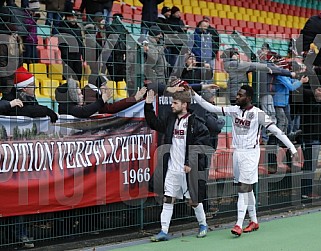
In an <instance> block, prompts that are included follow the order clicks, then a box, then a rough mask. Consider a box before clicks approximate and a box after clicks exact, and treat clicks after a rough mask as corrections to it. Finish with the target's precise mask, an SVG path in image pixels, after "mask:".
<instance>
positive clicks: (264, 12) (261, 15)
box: [260, 10, 268, 17]
mask: <svg viewBox="0 0 321 251" xmlns="http://www.w3.org/2000/svg"><path fill="white" fill-rule="evenodd" d="M260 17H268V13H267V12H266V11H263V10H262V11H260Z"/></svg>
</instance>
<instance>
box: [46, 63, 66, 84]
mask: <svg viewBox="0 0 321 251" xmlns="http://www.w3.org/2000/svg"><path fill="white" fill-rule="evenodd" d="M62 75H63V66H62V64H50V65H49V66H48V77H49V79H54V80H58V81H59V83H60V84H62V83H63V82H66V81H65V80H64V79H63V76H62Z"/></svg>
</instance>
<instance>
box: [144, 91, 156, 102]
mask: <svg viewBox="0 0 321 251" xmlns="http://www.w3.org/2000/svg"><path fill="white" fill-rule="evenodd" d="M154 98H155V92H154V91H153V90H149V91H148V92H147V96H146V100H145V102H146V104H151V103H153V102H154Z"/></svg>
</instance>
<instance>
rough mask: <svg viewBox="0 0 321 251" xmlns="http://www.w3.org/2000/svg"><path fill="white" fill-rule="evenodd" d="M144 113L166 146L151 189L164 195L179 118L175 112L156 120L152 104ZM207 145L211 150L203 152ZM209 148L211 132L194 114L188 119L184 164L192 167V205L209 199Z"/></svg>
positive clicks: (145, 108)
mask: <svg viewBox="0 0 321 251" xmlns="http://www.w3.org/2000/svg"><path fill="white" fill-rule="evenodd" d="M144 112H145V119H146V122H147V124H148V125H149V126H150V128H151V129H153V130H156V131H158V132H161V133H164V146H163V147H161V148H159V149H163V150H165V151H162V150H161V151H158V152H157V154H158V160H159V161H157V162H155V163H158V166H157V167H155V171H154V174H153V178H152V179H151V181H150V190H152V191H154V192H155V193H157V194H159V195H163V194H164V181H165V175H166V172H167V169H168V160H169V157H170V156H169V149H170V146H171V144H172V137H173V130H174V124H175V121H176V118H177V117H176V115H175V114H174V113H169V114H168V116H167V117H165V118H160V117H157V116H156V115H155V112H154V109H153V105H152V104H145V107H144ZM204 145H206V146H208V148H207V149H201V146H204ZM209 145H210V142H209V131H208V129H207V127H206V126H205V125H204V121H203V120H202V119H201V118H199V117H197V116H196V115H195V114H192V115H191V116H190V117H189V119H188V128H187V138H186V154H185V165H187V166H189V167H191V168H192V170H191V172H190V173H188V174H186V175H187V183H188V188H189V192H190V195H191V199H192V201H193V202H202V201H203V200H204V199H205V197H206V179H207V174H206V164H207V160H206V155H205V154H204V152H205V151H206V150H209V149H210V147H209ZM195 146H197V147H195ZM198 151H199V152H198ZM162 153H164V154H162ZM161 164H162V165H161Z"/></svg>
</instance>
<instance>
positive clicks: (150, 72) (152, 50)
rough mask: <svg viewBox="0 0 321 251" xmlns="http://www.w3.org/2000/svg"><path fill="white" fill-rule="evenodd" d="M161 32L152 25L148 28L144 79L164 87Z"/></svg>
mask: <svg viewBox="0 0 321 251" xmlns="http://www.w3.org/2000/svg"><path fill="white" fill-rule="evenodd" d="M162 39H163V33H162V30H161V29H160V28H159V27H158V26H156V25H154V26H152V27H151V28H150V31H149V37H148V38H147V41H148V49H147V52H146V62H145V78H146V80H147V81H149V82H151V83H153V84H157V85H161V84H164V85H166V71H167V62H166V59H165V54H164V46H163V45H162V42H161V41H162Z"/></svg>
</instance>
